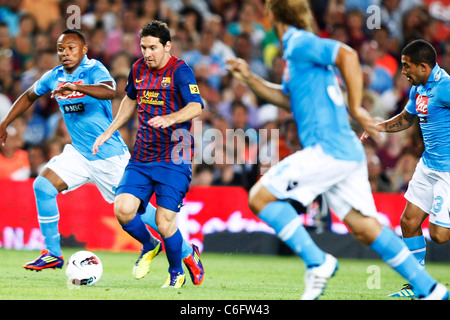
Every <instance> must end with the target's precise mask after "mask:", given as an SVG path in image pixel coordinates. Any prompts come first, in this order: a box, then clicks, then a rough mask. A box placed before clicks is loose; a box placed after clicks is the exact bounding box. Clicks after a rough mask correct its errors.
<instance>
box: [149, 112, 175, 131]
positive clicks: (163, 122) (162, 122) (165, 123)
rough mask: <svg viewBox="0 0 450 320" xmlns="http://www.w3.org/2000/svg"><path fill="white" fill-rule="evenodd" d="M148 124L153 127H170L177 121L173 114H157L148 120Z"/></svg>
mask: <svg viewBox="0 0 450 320" xmlns="http://www.w3.org/2000/svg"><path fill="white" fill-rule="evenodd" d="M147 123H148V125H149V126H152V127H153V128H163V129H165V128H167V127H170V126H171V125H173V124H174V123H175V121H174V120H173V119H172V117H171V115H170V114H169V115H166V116H156V117H154V118H151V119H150V120H148V122H147Z"/></svg>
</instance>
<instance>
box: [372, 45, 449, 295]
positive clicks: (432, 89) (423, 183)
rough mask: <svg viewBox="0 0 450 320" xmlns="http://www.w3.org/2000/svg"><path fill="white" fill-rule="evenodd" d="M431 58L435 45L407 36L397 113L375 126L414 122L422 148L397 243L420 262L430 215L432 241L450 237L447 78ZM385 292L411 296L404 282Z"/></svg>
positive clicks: (385, 128)
mask: <svg viewBox="0 0 450 320" xmlns="http://www.w3.org/2000/svg"><path fill="white" fill-rule="evenodd" d="M436 60H437V54H436V50H435V49H434V48H433V46H432V45H431V44H430V43H428V42H426V41H424V40H416V41H413V42H411V43H410V44H408V45H407V46H406V47H405V48H404V49H403V51H402V65H403V68H402V73H403V75H405V76H406V77H407V78H408V81H409V82H410V83H411V84H412V88H411V90H410V93H409V100H408V103H407V104H406V106H405V109H404V110H403V111H402V112H401V113H400V114H398V115H396V116H394V117H392V118H391V119H389V120H386V121H383V122H381V123H380V124H379V125H378V128H379V130H380V132H398V131H402V130H406V129H408V128H409V127H411V126H412V125H413V124H415V123H417V122H419V124H420V128H421V131H422V135H423V141H424V145H425V151H424V153H423V155H422V157H421V159H420V161H419V163H418V165H417V167H416V170H415V172H414V175H413V177H412V180H411V181H410V182H409V184H408V190H407V191H406V193H405V198H406V200H407V202H406V207H405V209H404V211H403V214H402V216H401V218H400V225H401V229H402V235H403V242H404V243H405V244H406V246H407V247H408V248H409V250H410V251H411V252H412V253H413V254H414V256H415V257H416V258H417V260H419V263H420V264H421V265H422V266H423V267H425V255H426V242H425V237H424V235H423V232H422V223H423V221H424V220H425V219H426V218H427V217H429V218H430V219H429V231H430V237H431V239H432V240H434V241H435V242H437V243H446V242H448V241H449V240H450V216H449V212H450V139H449V132H450V94H449V93H450V77H449V75H448V74H447V72H445V70H443V69H441V68H440V67H439V65H438V64H437V63H436ZM390 296H391V297H403V298H413V297H414V291H413V287H412V286H411V284H406V285H405V287H404V288H403V289H401V290H400V291H398V292H396V293H393V294H391V295H390Z"/></svg>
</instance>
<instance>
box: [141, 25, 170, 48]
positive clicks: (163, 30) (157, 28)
mask: <svg viewBox="0 0 450 320" xmlns="http://www.w3.org/2000/svg"><path fill="white" fill-rule="evenodd" d="M139 35H140V37H141V39H142V38H143V37H148V36H150V37H155V38H159V42H161V43H162V44H163V45H166V43H167V42H168V41H172V40H171V37H170V29H169V27H168V26H167V23H165V22H162V21H158V20H154V21H152V22H149V23H147V24H146V25H145V26H144V27H143V28H142V29H141V32H140V33H139Z"/></svg>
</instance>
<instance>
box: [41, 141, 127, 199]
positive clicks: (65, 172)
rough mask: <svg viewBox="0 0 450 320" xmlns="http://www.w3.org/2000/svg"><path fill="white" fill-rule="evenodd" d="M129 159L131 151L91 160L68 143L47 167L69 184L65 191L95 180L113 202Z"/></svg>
mask: <svg viewBox="0 0 450 320" xmlns="http://www.w3.org/2000/svg"><path fill="white" fill-rule="evenodd" d="M129 159H130V153H129V152H128V151H125V153H124V154H122V155H119V156H114V157H111V158H108V159H101V160H94V161H89V160H88V159H86V158H85V157H84V156H82V155H81V154H80V153H79V152H78V151H77V150H75V148H74V147H73V146H72V145H71V144H67V145H66V146H65V147H64V150H63V152H62V153H61V154H59V155H57V156H55V157H53V158H52V159H51V160H50V161H49V162H48V163H47V165H46V166H45V167H46V168H49V169H51V170H52V171H54V172H55V173H56V174H57V175H58V176H59V177H60V178H61V179H62V180H64V182H65V183H66V184H67V185H68V188H67V189H66V190H64V191H63V193H66V192H68V191H72V190H75V189H76V188H78V187H80V186H82V185H83V184H85V183H87V182H93V183H95V185H96V186H97V188H98V190H99V191H100V193H101V194H102V196H103V198H104V199H105V200H106V201H107V202H109V203H112V202H114V197H115V193H116V188H117V186H118V185H119V182H120V179H121V178H122V175H123V172H124V170H125V167H126V165H127V164H128V160H129Z"/></svg>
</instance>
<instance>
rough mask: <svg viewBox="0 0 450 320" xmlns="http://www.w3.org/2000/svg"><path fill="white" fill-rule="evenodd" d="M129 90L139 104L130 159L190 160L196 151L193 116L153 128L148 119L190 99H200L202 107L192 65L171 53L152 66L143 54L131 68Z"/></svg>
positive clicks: (185, 161) (146, 160) (192, 100)
mask: <svg viewBox="0 0 450 320" xmlns="http://www.w3.org/2000/svg"><path fill="white" fill-rule="evenodd" d="M126 91H127V96H128V97H129V98H130V99H133V100H137V104H138V108H137V112H138V118H139V128H138V131H137V134H136V142H135V145H134V148H133V151H132V154H131V159H132V160H134V161H136V162H144V163H148V162H172V163H176V164H179V163H180V162H183V163H188V164H191V160H192V156H193V153H194V138H193V137H192V135H191V134H190V129H191V125H192V121H191V120H190V121H186V122H183V123H179V124H178V123H177V124H174V125H172V126H170V127H168V128H165V129H163V128H153V127H151V126H150V125H149V124H148V123H147V122H148V121H149V120H150V119H151V118H153V117H155V116H158V115H159V116H163V115H166V114H169V113H173V112H176V111H178V110H180V109H182V108H184V107H185V106H186V105H187V104H188V103H190V102H198V103H200V104H201V105H202V107H203V100H202V98H201V96H200V92H199V89H198V86H197V81H196V80H195V76H194V72H193V71H192V69H191V68H190V67H189V66H188V65H187V64H186V63H185V62H184V61H183V60H180V59H178V58H176V57H174V56H172V57H171V58H170V60H169V61H168V63H167V64H166V65H165V66H164V67H162V68H160V69H157V70H152V69H150V68H149V67H148V66H147V64H146V63H145V60H144V58H141V59H139V60H137V61H136V62H135V63H134V64H133V66H132V68H131V71H130V74H129V76H128V83H127V86H126Z"/></svg>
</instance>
